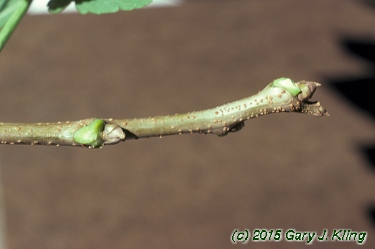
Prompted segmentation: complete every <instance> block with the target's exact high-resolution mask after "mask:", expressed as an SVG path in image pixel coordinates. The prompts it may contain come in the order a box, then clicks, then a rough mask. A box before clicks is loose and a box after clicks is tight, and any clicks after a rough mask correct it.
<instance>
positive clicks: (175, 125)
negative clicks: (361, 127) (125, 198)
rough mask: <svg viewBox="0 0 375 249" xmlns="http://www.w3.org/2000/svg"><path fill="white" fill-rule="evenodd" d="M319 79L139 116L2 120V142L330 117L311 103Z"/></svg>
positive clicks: (213, 130)
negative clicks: (271, 117) (291, 115)
mask: <svg viewBox="0 0 375 249" xmlns="http://www.w3.org/2000/svg"><path fill="white" fill-rule="evenodd" d="M318 86H320V84H319V83H316V82H309V81H299V82H296V83H293V82H292V81H291V80H290V79H287V78H280V79H277V80H274V81H273V82H272V83H270V84H269V85H268V86H267V87H266V88H264V89H263V90H262V91H260V92H259V93H258V94H255V95H253V96H251V97H248V98H245V99H242V100H238V101H235V102H232V103H228V104H225V105H222V106H218V107H216V108H213V109H208V110H204V111H198V112H189V113H185V114H175V115H168V116H157V117H151V118H141V119H122V120H115V119H94V118H91V119H84V120H80V121H72V122H70V121H67V122H57V123H36V124H35V123H33V124H25V123H0V142H1V144H28V145H56V146H60V145H68V146H79V147H85V148H101V147H103V146H104V145H110V144H117V143H119V142H120V141H125V140H129V139H138V138H145V137H146V138H147V137H163V136H167V135H175V134H185V133H203V134H216V135H218V136H225V135H227V134H228V133H229V132H236V131H239V130H240V129H241V128H242V127H243V126H244V121H246V120H249V119H252V118H255V117H259V116H264V115H267V114H271V113H281V112H298V113H305V114H310V115H313V116H316V117H321V116H329V114H328V112H327V111H326V110H325V108H323V107H322V106H321V104H320V103H319V102H309V101H308V100H309V99H310V98H311V97H312V95H313V94H314V92H315V90H316V88H317V87H318Z"/></svg>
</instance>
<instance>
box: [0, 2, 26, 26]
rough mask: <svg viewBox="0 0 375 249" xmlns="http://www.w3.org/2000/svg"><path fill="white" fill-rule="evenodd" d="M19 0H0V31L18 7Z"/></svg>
mask: <svg viewBox="0 0 375 249" xmlns="http://www.w3.org/2000/svg"><path fill="white" fill-rule="evenodd" d="M20 2H21V1H20V0H1V1H0V29H1V28H3V26H4V24H5V23H6V22H7V21H8V19H9V17H10V16H11V15H12V14H13V12H14V11H15V10H16V9H17V8H18V7H19V5H20Z"/></svg>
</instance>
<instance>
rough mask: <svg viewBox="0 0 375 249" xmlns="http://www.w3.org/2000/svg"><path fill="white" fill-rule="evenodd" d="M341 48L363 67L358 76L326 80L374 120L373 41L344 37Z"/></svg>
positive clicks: (374, 49) (374, 50) (374, 69)
mask: <svg viewBox="0 0 375 249" xmlns="http://www.w3.org/2000/svg"><path fill="white" fill-rule="evenodd" d="M340 44H341V47H342V48H343V49H344V50H345V51H346V52H347V53H349V54H350V55H352V56H354V57H356V58H358V59H360V60H359V62H362V63H363V65H364V70H363V73H362V74H360V75H358V76H355V75H354V76H345V75H342V76H340V78H331V79H328V83H329V85H330V86H331V87H332V88H333V89H335V90H336V91H338V92H339V93H340V95H342V96H343V97H344V98H346V99H347V100H348V101H350V102H351V103H352V104H353V105H354V106H356V107H357V108H359V109H361V110H363V111H364V112H365V113H367V114H370V115H371V116H372V118H375V104H374V99H375V40H371V39H366V38H348V37H344V38H342V39H341V41H340Z"/></svg>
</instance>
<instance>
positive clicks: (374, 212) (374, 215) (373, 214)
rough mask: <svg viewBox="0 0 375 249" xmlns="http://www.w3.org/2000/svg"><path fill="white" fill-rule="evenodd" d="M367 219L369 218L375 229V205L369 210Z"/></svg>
mask: <svg viewBox="0 0 375 249" xmlns="http://www.w3.org/2000/svg"><path fill="white" fill-rule="evenodd" d="M367 217H368V218H369V220H370V222H371V224H372V225H373V226H374V227H375V205H371V206H370V207H369V208H368V209H367Z"/></svg>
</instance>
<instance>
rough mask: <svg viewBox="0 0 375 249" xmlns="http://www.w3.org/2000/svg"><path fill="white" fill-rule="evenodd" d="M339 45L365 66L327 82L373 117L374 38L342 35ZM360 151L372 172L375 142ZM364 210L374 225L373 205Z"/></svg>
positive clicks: (374, 208)
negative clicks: (353, 72) (352, 73)
mask: <svg viewBox="0 0 375 249" xmlns="http://www.w3.org/2000/svg"><path fill="white" fill-rule="evenodd" d="M373 7H375V4H373ZM340 45H341V47H342V48H343V49H344V50H345V51H346V52H347V53H349V54H351V55H352V56H354V57H356V58H358V59H361V61H362V62H363V64H364V65H365V67H367V68H366V70H364V72H363V74H362V75H354V76H346V77H345V78H342V77H340V78H330V79H329V80H328V83H330V84H329V85H330V87H332V88H333V89H335V90H336V91H337V92H338V93H339V94H340V95H341V96H342V97H343V98H345V99H346V100H347V101H348V102H349V103H351V104H352V105H353V106H355V107H356V108H358V109H360V110H361V111H362V112H363V113H364V114H366V115H368V116H370V117H372V118H373V119H375V105H374V95H375V40H370V39H366V38H351V37H350V38H349V37H344V38H343V39H342V40H341V44H340ZM374 121H375V120H374ZM360 151H361V152H362V153H363V154H364V155H365V156H366V159H367V161H368V163H369V167H370V168H371V171H372V172H374V171H375V142H374V143H373V144H372V145H363V146H361V147H360ZM366 212H367V217H368V219H369V220H370V222H371V224H372V225H373V226H374V227H375V206H374V205H371V206H370V207H368V208H367V210H366Z"/></svg>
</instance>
